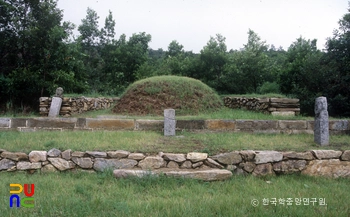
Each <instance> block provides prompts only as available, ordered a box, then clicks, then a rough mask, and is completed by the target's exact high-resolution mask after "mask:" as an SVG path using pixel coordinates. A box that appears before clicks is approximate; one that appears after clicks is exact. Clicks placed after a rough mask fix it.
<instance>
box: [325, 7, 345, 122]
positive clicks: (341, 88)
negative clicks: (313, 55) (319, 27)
mask: <svg viewBox="0 0 350 217" xmlns="http://www.w3.org/2000/svg"><path fill="white" fill-rule="evenodd" d="M348 11H349V12H350V9H349V10H348ZM326 48H327V53H326V56H325V62H326V64H327V66H328V67H327V78H328V82H327V84H328V85H327V90H326V91H325V92H326V94H325V95H326V96H327V97H328V101H329V105H330V106H329V107H330V108H329V109H330V114H331V115H336V116H347V117H350V85H349V84H350V49H349V48H350V13H347V14H345V15H344V16H343V17H342V19H340V20H339V28H338V29H336V30H334V32H333V37H331V38H328V40H327V43H326Z"/></svg>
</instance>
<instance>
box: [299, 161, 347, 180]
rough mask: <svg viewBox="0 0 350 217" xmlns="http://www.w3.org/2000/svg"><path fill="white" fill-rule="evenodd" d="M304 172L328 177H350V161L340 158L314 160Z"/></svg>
mask: <svg viewBox="0 0 350 217" xmlns="http://www.w3.org/2000/svg"><path fill="white" fill-rule="evenodd" d="M302 174H306V175H311V176H326V177H333V178H338V177H350V162H349V161H340V160H339V159H330V160H313V161H311V162H310V163H309V164H308V165H307V166H306V168H305V169H304V170H303V171H302Z"/></svg>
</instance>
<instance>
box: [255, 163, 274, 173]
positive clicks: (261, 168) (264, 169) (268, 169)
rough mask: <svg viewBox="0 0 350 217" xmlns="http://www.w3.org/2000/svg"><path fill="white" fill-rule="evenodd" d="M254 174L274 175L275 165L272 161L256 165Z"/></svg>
mask: <svg viewBox="0 0 350 217" xmlns="http://www.w3.org/2000/svg"><path fill="white" fill-rule="evenodd" d="M252 174H253V175H254V176H266V175H274V174H275V172H274V171H273V167H272V165H271V164H270V163H265V164H259V165H256V167H255V169H254V171H253V173H252Z"/></svg>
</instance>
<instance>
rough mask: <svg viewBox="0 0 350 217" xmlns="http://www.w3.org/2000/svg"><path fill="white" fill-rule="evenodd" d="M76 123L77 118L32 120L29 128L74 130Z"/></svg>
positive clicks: (29, 120)
mask: <svg viewBox="0 0 350 217" xmlns="http://www.w3.org/2000/svg"><path fill="white" fill-rule="evenodd" d="M76 122H77V119H76V118H30V119H28V124H27V127H30V128H34V127H37V128H64V129H73V128H74V127H75V123H76Z"/></svg>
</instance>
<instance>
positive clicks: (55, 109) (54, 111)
mask: <svg viewBox="0 0 350 217" xmlns="http://www.w3.org/2000/svg"><path fill="white" fill-rule="evenodd" d="M61 105H62V99H61V98H60V97H52V101H51V106H50V111H49V117H50V118H55V117H57V116H58V115H59V114H60V110H61Z"/></svg>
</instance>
